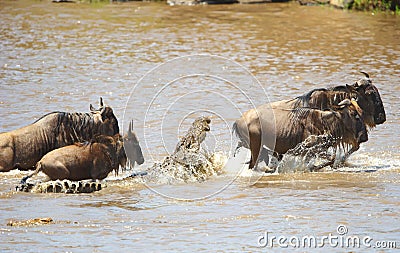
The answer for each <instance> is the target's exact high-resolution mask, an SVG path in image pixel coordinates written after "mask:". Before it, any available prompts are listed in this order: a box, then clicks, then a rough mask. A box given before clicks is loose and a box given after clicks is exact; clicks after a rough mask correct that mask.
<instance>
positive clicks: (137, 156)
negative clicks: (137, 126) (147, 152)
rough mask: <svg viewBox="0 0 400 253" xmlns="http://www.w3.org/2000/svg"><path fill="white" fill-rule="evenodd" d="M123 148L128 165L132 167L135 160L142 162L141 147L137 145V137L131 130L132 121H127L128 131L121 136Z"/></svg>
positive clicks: (138, 162)
mask: <svg viewBox="0 0 400 253" xmlns="http://www.w3.org/2000/svg"><path fill="white" fill-rule="evenodd" d="M123 141H124V150H125V152H124V153H126V157H127V158H128V161H129V165H130V166H131V167H134V165H135V162H136V163H137V164H139V165H141V164H143V163H144V157H143V153H142V148H141V147H140V145H139V139H138V138H137V136H136V133H135V132H134V131H133V122H132V121H131V122H129V128H128V132H127V133H126V134H125V135H124V137H123Z"/></svg>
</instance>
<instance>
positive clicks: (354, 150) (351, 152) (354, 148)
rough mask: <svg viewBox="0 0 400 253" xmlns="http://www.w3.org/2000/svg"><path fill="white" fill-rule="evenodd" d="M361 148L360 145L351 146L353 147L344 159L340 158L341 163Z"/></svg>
mask: <svg viewBox="0 0 400 253" xmlns="http://www.w3.org/2000/svg"><path fill="white" fill-rule="evenodd" d="M359 148H360V146H355V147H351V149H350V150H349V152H347V153H346V154H345V155H344V156H343V157H342V159H340V163H344V162H345V161H346V160H347V159H348V158H349V157H350V155H351V154H353V153H354V152H356V151H357V150H358V149H359Z"/></svg>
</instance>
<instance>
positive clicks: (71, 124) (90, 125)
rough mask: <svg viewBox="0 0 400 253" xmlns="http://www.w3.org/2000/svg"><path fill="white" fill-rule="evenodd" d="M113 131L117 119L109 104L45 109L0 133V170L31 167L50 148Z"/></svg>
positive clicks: (117, 128) (114, 132)
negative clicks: (94, 107)
mask: <svg viewBox="0 0 400 253" xmlns="http://www.w3.org/2000/svg"><path fill="white" fill-rule="evenodd" d="M117 133H119V127H118V121H117V119H116V117H115V115H114V114H113V112H112V109H111V108H110V107H105V108H103V109H102V110H101V111H100V110H99V111H92V112H91V113H67V112H53V113H49V114H47V115H45V116H43V117H42V118H40V119H38V120H37V121H36V122H34V123H33V124H31V125H29V126H26V127H23V128H20V129H17V130H14V131H11V132H7V133H2V134H0V171H9V170H12V169H33V167H34V166H35V165H36V163H37V162H38V161H39V160H40V159H41V158H42V157H43V156H44V155H45V154H46V153H48V152H49V151H51V150H54V149H56V148H60V147H63V146H67V145H72V144H74V143H76V142H83V141H90V140H91V139H92V138H93V137H94V136H95V135H97V134H104V135H114V134H117Z"/></svg>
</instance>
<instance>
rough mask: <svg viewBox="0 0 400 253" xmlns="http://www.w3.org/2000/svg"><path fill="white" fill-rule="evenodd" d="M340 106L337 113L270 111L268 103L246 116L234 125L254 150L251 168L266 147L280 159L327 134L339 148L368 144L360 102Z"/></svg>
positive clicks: (244, 142) (240, 135)
mask: <svg viewBox="0 0 400 253" xmlns="http://www.w3.org/2000/svg"><path fill="white" fill-rule="evenodd" d="M338 106H339V108H337V111H322V110H318V109H311V108H295V109H280V108H271V107H270V105H269V104H265V105H262V106H260V107H258V108H256V109H252V110H250V111H248V112H246V113H244V114H243V116H242V117H241V118H240V119H238V120H236V122H235V123H234V125H233V130H234V131H235V132H236V134H237V136H238V137H239V139H240V142H241V144H242V145H243V146H244V147H246V148H249V149H250V151H251V159H250V164H249V169H252V168H254V167H255V165H257V161H258V156H259V153H260V149H261V147H262V146H263V145H265V146H266V147H267V148H268V149H270V150H272V151H273V152H274V154H275V155H277V156H278V158H280V157H281V155H282V154H284V153H286V152H287V151H288V150H289V149H292V148H294V147H295V146H296V145H297V144H299V143H301V142H302V141H304V140H305V139H306V138H307V137H309V136H311V135H323V134H328V135H330V136H332V137H333V138H334V139H335V140H337V145H339V144H340V143H346V144H350V145H352V146H359V144H360V143H362V142H365V141H367V140H368V133H367V129H366V126H365V123H364V121H363V119H362V117H361V116H360V114H361V113H362V110H361V108H360V107H359V106H358V104H357V102H356V101H355V100H352V101H350V100H349V99H345V100H343V101H342V102H341V103H339V105H338ZM332 163H333V162H332ZM327 165H330V164H327Z"/></svg>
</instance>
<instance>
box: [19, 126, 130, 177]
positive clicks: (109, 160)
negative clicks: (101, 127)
mask: <svg viewBox="0 0 400 253" xmlns="http://www.w3.org/2000/svg"><path fill="white" fill-rule="evenodd" d="M123 153H124V151H123V143H122V137H121V136H120V134H116V135H114V136H107V135H98V136H96V137H94V138H93V140H92V141H91V142H85V143H76V144H74V145H69V146H65V147H62V148H59V149H55V150H53V151H50V152H49V153H47V154H46V155H45V156H43V157H42V159H40V161H39V162H38V163H37V164H36V170H35V171H34V172H33V173H32V174H30V175H29V176H26V177H24V178H23V179H22V181H21V183H25V182H26V180H27V179H28V178H31V177H32V176H34V175H36V174H37V173H39V172H40V171H42V172H43V173H45V174H46V175H47V176H48V177H49V179H50V180H57V179H60V180H64V179H68V180H72V181H79V180H85V179H93V180H95V179H104V178H106V177H107V175H108V174H109V173H110V172H111V171H113V170H115V171H118V169H119V165H121V166H125V163H126V157H125V159H120V158H123V157H124V154H123Z"/></svg>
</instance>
